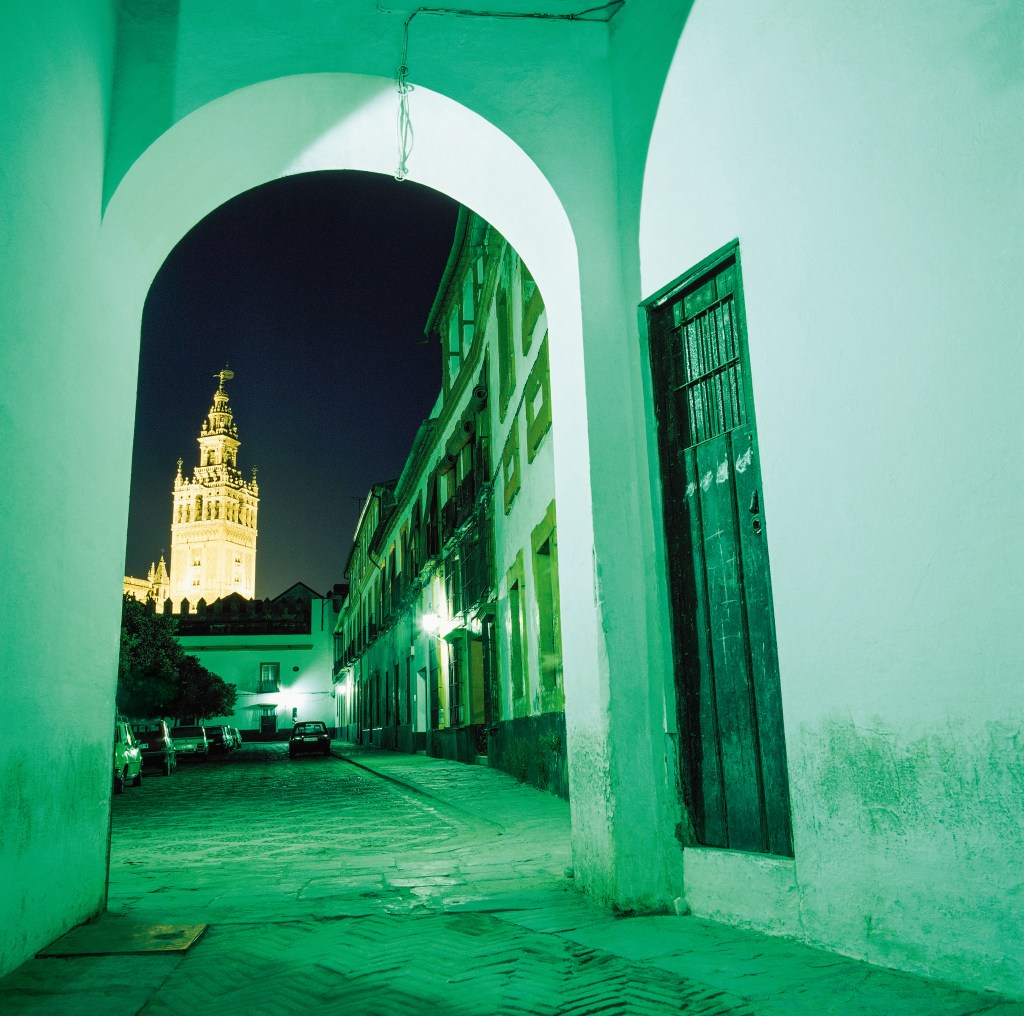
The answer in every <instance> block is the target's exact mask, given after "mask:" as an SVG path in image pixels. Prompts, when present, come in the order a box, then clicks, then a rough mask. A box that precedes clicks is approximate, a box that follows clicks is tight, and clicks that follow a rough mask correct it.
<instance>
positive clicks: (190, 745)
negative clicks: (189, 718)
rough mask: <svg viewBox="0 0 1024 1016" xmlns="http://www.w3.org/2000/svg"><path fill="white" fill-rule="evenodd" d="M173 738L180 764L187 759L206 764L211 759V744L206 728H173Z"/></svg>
mask: <svg viewBox="0 0 1024 1016" xmlns="http://www.w3.org/2000/svg"><path fill="white" fill-rule="evenodd" d="M171 737H172V738H173V739H174V751H175V753H176V754H177V756H178V761H179V762H180V761H181V760H182V759H186V758H191V759H195V760H196V761H197V762H205V761H206V760H207V759H208V758H209V757H210V742H209V741H208V740H207V739H206V728H205V727H172V728H171Z"/></svg>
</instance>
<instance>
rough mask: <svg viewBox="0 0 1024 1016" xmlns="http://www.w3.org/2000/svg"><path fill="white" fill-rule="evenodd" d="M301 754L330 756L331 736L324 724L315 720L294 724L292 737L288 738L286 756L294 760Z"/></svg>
mask: <svg viewBox="0 0 1024 1016" xmlns="http://www.w3.org/2000/svg"><path fill="white" fill-rule="evenodd" d="M301 752H313V753H314V754H317V755H330V753H331V735H330V734H328V733H327V726H326V724H323V723H321V722H320V721H319V720H317V721H314V722H311V723H296V724H295V726H294V727H292V735H291V737H289V738H288V754H289V755H290V756H291V757H292V758H295V756H296V755H298V754H299V753H301Z"/></svg>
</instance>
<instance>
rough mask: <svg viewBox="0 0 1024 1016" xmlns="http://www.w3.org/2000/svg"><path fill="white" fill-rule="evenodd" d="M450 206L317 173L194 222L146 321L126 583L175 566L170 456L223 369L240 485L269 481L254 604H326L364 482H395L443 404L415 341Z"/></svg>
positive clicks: (339, 574)
mask: <svg viewBox="0 0 1024 1016" xmlns="http://www.w3.org/2000/svg"><path fill="white" fill-rule="evenodd" d="M457 211H458V206H457V204H456V203H455V202H453V201H451V200H450V199H449V198H447V197H445V196H444V195H441V194H438V193H437V192H435V191H432V190H429V189H428V188H425V187H421V186H419V185H417V184H413V183H409V182H408V181H406V182H403V183H398V182H397V181H395V180H391V179H390V178H387V177H382V176H377V175H374V174H367V173H355V172H330V173H310V174H306V175H303V176H297V177H290V178H288V179H284V180H278V181H275V182H274V183H270V184H267V185H265V186H263V187H259V188H257V189H256V190H253V191H249V192H248V193H246V194H242V195H240V196H239V197H237V198H235V199H234V200H232V201H230V202H228V203H227V204H226V205H223V206H222V207H220V208H219V209H217V210H216V211H214V212H213V213H211V214H210V215H209V216H207V218H206V219H204V220H203V221H202V222H200V223H199V224H198V225H197V226H196V227H195V228H194V229H193V230H192V231H191V232H190V233H189V234H188V235H187V236H186V237H185V238H184V239H183V240H182V241H181V242H180V243H179V244H178V246H177V247H176V248H175V249H174V251H173V252H172V253H171V255H170V257H168V259H167V261H166V262H165V263H164V265H163V267H162V268H161V270H160V273H159V274H158V275H157V277H156V279H155V280H154V282H153V286H152V288H151V289H150V292H149V297H148V299H147V301H146V308H145V313H144V315H143V323H142V352H141V357H140V364H139V396H138V408H137V412H136V420H135V452H134V460H133V464H132V488H131V505H130V512H129V520H128V549H127V556H126V562H125V573H126V574H129V575H136V576H140V577H144V576H145V575H146V571H147V569H148V568H149V564H150V562H151V561H154V560H157V559H158V558H159V556H160V554H161V552H163V553H164V554H165V556H166V557H167V563H168V566H169V565H170V540H171V536H170V523H171V492H172V490H173V485H174V475H175V471H176V468H177V460H178V458H179V457H180V458H182V459H184V465H183V467H182V471H183V473H184V474H185V475H186V476H189V475H191V472H192V469H193V467H194V466H196V465H198V452H199V446H198V444H197V443H196V438H197V437H198V435H199V428H200V426H201V424H202V420H203V418H204V417H205V416H206V414H207V412H208V411H209V408H210V405H211V403H212V399H213V393H214V390H215V389H216V387H217V381H216V380H215V379H214V376H213V375H214V374H215V373H216V372H217V371H218V370H220V369H221V368H222V367H223V366H224V365H225V364H227V365H228V366H230V368H231V369H232V370H233V371H234V372H235V378H234V380H233V381H229V382H228V383H227V386H226V387H227V391H228V394H229V396H230V400H231V407H232V410H233V411H234V415H235V423H236V424H237V426H238V431H239V438H240V440H241V447H240V449H239V452H238V465H239V468H240V470H241V471H242V474H243V475H244V476H245V477H246V478H247V479H248V478H249V476H250V474H251V469H252V466H254V465H255V466H257V467H258V469H259V474H258V481H259V485H260V507H259V526H258V528H259V537H258V540H257V554H256V594H257V596H259V597H261V598H263V597H268V596H274V595H276V594H277V593H279V592H282V591H283V590H285V589H287V588H288V587H289V586H290V585H292V584H293V583H295V582H300V581H301V582H305V583H306V584H307V585H310V586H312V587H313V588H314V589H316V590H318V591H320V592H324V591H325V590H326V589H328V588H329V587H330V586H331V585H333V584H334V583H335V582H341V581H344V572H343V569H344V565H345V561H346V559H347V557H348V553H349V550H350V548H351V545H352V536H353V532H354V529H355V524H356V520H357V518H358V514H359V509H360V507H361V502H362V499H363V498H364V497H365V495H366V493H367V491H368V489H369V487H370V485H371V484H372V483H374V482H377V481H379V480H387V479H393V478H396V477H397V476H398V474H399V473H400V472H401V469H402V466H403V464H404V462H405V458H406V455H407V454H408V452H409V449H410V447H411V445H412V440H413V437H414V436H415V434H416V429H417V427H418V426H419V424H420V423H421V421H422V420H423V419H425V418H426V417H427V416H428V415H429V413H430V409H431V407H432V406H433V404H434V401H435V399H436V398H437V393H438V391H439V388H440V384H441V356H440V350H439V348H438V346H437V344H436V342H430V343H429V344H428V343H426V341H425V339H424V335H423V326H424V324H425V323H426V319H427V315H428V313H429V311H430V307H431V304H432V303H433V300H434V296H435V294H436V292H437V287H438V285H439V283H440V281H441V275H442V273H443V271H444V266H445V263H446V261H447V258H448V254H449V251H450V249H451V244H452V239H453V235H454V230H455V218H456V214H457Z"/></svg>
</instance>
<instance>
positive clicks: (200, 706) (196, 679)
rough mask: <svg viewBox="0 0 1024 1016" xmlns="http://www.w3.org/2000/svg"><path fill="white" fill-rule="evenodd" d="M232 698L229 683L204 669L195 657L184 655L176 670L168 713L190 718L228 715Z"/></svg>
mask: <svg viewBox="0 0 1024 1016" xmlns="http://www.w3.org/2000/svg"><path fill="white" fill-rule="evenodd" d="M236 697H237V691H236V689H235V686H234V685H233V684H228V683H227V682H226V681H225V680H224V679H223V678H220V677H218V676H217V675H216V674H214V673H212V672H211V671H209V670H207V669H206V667H204V666H203V665H202V664H201V663H200V662H199V658H198V657H197V656H184V657H183V658H182V661H181V664H180V665H179V667H178V684H177V695H176V697H175V699H174V701H173V702H172V703H171V705H170V709H169V712H170V714H171V715H172V716H177V717H179V718H180V717H183V716H187V717H190V718H194V719H204V718H205V717H208V716H230V715H231V713H233V712H234V711H235V699H236Z"/></svg>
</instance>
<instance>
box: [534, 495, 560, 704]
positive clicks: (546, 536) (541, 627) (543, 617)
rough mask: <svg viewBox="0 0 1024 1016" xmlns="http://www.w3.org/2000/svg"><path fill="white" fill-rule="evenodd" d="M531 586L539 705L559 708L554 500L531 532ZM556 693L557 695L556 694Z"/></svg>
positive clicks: (558, 631) (556, 544) (556, 543)
mask: <svg viewBox="0 0 1024 1016" xmlns="http://www.w3.org/2000/svg"><path fill="white" fill-rule="evenodd" d="M530 545H531V547H532V549H533V588H534V591H535V595H536V598H537V620H538V625H537V660H538V664H539V667H538V670H539V673H540V688H541V695H542V696H543V697H544V698H547V699H548V701H545V702H544V703H543V704H544V705H545V706H547V707H549V708H561V705H562V703H561V701H560V700H561V687H562V625H561V617H560V612H559V602H558V541H557V538H556V529H555V502H554V501H552V502H551V504H549V505H548V510H547V512H546V513H545V515H544V520H543V521H542V522H541V523H540V525H539V526H537V528H536V529H534V531H533V535H532V537H531V539H530ZM556 693H557V694H556Z"/></svg>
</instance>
